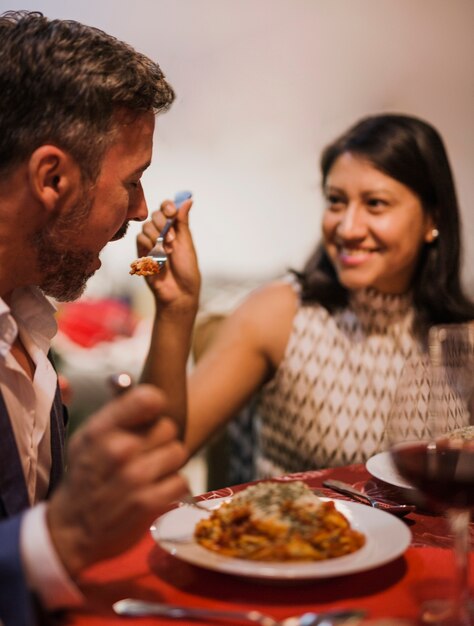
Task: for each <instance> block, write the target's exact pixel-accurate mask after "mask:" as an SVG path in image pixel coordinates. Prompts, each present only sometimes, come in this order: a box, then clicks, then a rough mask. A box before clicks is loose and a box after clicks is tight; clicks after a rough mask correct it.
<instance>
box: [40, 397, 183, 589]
mask: <svg viewBox="0 0 474 626" xmlns="http://www.w3.org/2000/svg"><path fill="white" fill-rule="evenodd" d="M165 411H166V401H165V397H164V395H163V394H162V393H161V392H160V391H158V390H157V389H155V388H153V387H150V386H147V385H141V386H138V387H135V388H134V389H132V390H131V391H129V392H127V393H125V394H124V395H122V396H120V397H119V398H117V399H115V400H113V401H112V402H110V403H109V404H107V405H106V406H105V407H104V408H102V409H101V410H100V411H98V412H97V413H96V414H95V415H93V416H92V417H91V418H90V419H89V420H88V422H87V423H86V424H85V425H84V426H83V427H82V428H81V429H80V430H78V431H77V432H76V433H75V435H74V436H73V437H72V439H71V444H70V446H69V452H68V470H67V472H66V475H65V480H64V481H63V483H62V484H61V485H60V487H59V488H58V489H57V491H56V492H55V493H54V495H53V497H52V499H51V501H50V503H49V507H48V513H47V520H48V526H49V530H50V533H51V538H52V541H53V543H54V545H55V548H56V550H57V553H58V555H59V557H60V559H61V560H62V562H63V564H64V565H65V567H66V569H67V570H68V572H69V573H70V575H71V576H72V577H73V578H76V577H77V576H78V574H79V573H80V572H81V570H83V569H84V568H85V567H87V566H88V565H91V564H92V563H95V562H97V561H100V560H102V559H104V558H108V557H112V556H115V555H117V554H119V553H121V552H123V551H124V550H126V549H127V548H129V547H131V546H132V545H133V544H134V543H135V542H136V541H137V540H138V539H139V538H140V537H141V536H142V535H143V533H144V532H146V531H147V529H148V528H149V526H150V524H151V523H152V521H153V520H154V519H155V518H156V517H157V515H159V514H160V513H162V512H163V511H164V510H165V509H166V507H167V506H168V505H169V504H170V503H171V502H172V501H173V500H176V499H178V498H180V497H181V496H182V495H183V494H184V493H186V492H187V491H188V489H187V484H186V481H185V479H184V478H183V477H182V476H181V475H179V474H177V471H178V470H179V469H180V468H181V467H182V465H183V464H184V462H185V461H186V459H187V455H186V452H185V449H184V447H183V446H182V444H181V443H180V442H178V440H177V439H176V432H177V431H176V427H175V425H174V423H173V422H172V421H171V420H170V419H168V418H165V417H162V415H163V414H164V412H165Z"/></svg>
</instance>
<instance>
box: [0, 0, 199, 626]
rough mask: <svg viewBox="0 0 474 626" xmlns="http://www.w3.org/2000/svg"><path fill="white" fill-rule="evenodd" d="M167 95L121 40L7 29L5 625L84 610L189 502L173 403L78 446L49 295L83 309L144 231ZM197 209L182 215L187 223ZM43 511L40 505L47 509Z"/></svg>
mask: <svg viewBox="0 0 474 626" xmlns="http://www.w3.org/2000/svg"><path fill="white" fill-rule="evenodd" d="M173 98H174V94H173V91H172V89H171V87H170V86H169V84H168V83H167V82H166V80H165V78H164V76H163V74H162V72H161V70H160V68H159V66H158V65H157V64H156V63H153V62H152V61H151V60H150V59H148V58H146V57H145V56H143V55H141V54H139V53H137V52H136V51H134V50H133V49H132V48H130V47H129V46H128V45H126V44H125V43H123V42H120V41H117V40H116V39H114V38H113V37H111V36H109V35H107V34H105V33H103V32H101V31H99V30H96V29H93V28H91V27H87V26H84V25H81V24H78V23H76V22H68V21H61V20H54V21H50V20H48V19H46V18H45V17H43V16H42V15H41V14H39V13H26V12H21V13H6V14H4V15H3V16H1V17H0V620H3V622H4V624H5V625H6V626H9V625H10V624H14V625H15V626H22V625H24V624H25V625H26V624H33V623H34V622H35V618H34V607H35V606H36V605H38V604H39V605H41V606H42V607H44V608H46V609H47V610H55V609H56V608H60V607H62V606H65V605H68V604H71V603H76V602H80V601H81V594H80V577H81V572H82V571H83V570H84V569H85V568H86V567H87V566H88V565H90V564H92V563H94V562H96V561H99V560H101V559H103V558H106V557H110V556H112V555H115V554H117V553H119V552H121V551H123V550H125V549H127V548H128V547H130V546H131V545H133V543H134V542H135V541H136V540H137V539H138V538H139V537H140V536H141V535H142V534H143V532H145V531H146V529H147V528H148V526H149V524H150V523H151V521H152V520H153V519H154V518H155V517H156V515H158V514H159V513H160V512H162V511H163V509H164V508H165V507H166V506H167V504H168V503H169V502H170V501H172V500H174V499H176V498H179V497H180V496H181V495H183V493H184V492H185V491H186V484H185V481H184V479H183V478H181V476H180V475H179V474H177V471H178V469H179V468H180V467H181V465H182V464H183V462H184V460H185V458H186V454H185V451H184V449H183V447H182V445H181V443H179V442H178V440H177V431H176V428H175V425H174V424H173V423H172V422H171V421H170V420H168V419H166V418H160V417H159V416H161V415H164V414H166V411H167V400H166V398H165V397H164V396H163V394H161V393H160V392H159V391H158V390H156V389H154V388H152V387H148V386H138V387H137V388H135V389H134V390H132V391H130V392H128V393H127V394H125V395H124V396H121V397H120V398H118V399H116V400H115V401H113V402H111V403H110V404H109V405H107V406H105V407H104V408H103V409H102V410H100V411H99V412H98V413H97V414H95V415H94V416H92V417H91V418H90V419H89V420H88V422H87V423H86V424H85V426H84V427H83V428H82V429H80V430H79V431H78V432H77V433H76V435H74V437H73V438H72V440H71V445H70V446H69V449H68V472H67V474H66V476H65V479H63V480H61V473H62V464H63V456H64V454H63V449H64V419H63V411H62V406H61V400H60V396H59V392H58V389H57V377H56V374H55V372H54V369H53V367H52V365H51V363H50V361H49V359H48V353H49V344H50V340H51V338H52V336H53V335H54V332H55V330H56V325H55V321H54V317H53V314H54V310H53V307H52V306H51V304H50V303H49V301H48V300H47V299H46V298H45V297H44V294H47V295H49V296H52V297H54V298H56V299H58V300H69V299H73V298H77V297H78V296H79V295H80V294H81V292H82V290H83V289H84V286H85V284H86V282H87V279H88V278H89V277H90V276H91V275H92V274H93V273H94V272H95V271H96V270H97V269H98V268H99V267H100V261H99V253H100V251H101V249H102V248H103V247H104V246H105V245H106V244H107V243H108V242H109V241H111V240H115V239H119V238H120V237H123V235H124V234H125V231H126V228H127V224H128V222H129V221H130V220H143V219H145V217H146V216H147V206H146V202H145V199H144V195H143V190H142V187H141V183H140V178H141V176H142V174H143V172H144V170H145V169H146V168H147V167H148V165H149V163H150V159H151V154H152V138H153V130H154V117H155V114H156V113H157V112H160V111H165V110H167V108H168V107H169V106H170V105H171V103H172V101H173ZM190 205H191V202H188V203H187V205H186V206H185V207H184V212H186V211H187V210H189V207H190ZM44 500H45V501H46V502H42V501H44Z"/></svg>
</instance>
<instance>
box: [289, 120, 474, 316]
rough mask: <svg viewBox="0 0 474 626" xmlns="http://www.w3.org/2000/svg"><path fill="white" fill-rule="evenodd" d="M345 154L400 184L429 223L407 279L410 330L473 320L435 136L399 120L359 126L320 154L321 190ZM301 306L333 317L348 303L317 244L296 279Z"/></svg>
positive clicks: (451, 192) (453, 201)
mask: <svg viewBox="0 0 474 626" xmlns="http://www.w3.org/2000/svg"><path fill="white" fill-rule="evenodd" d="M346 152H350V153H351V154H354V155H360V156H361V157H363V158H364V159H366V160H368V161H369V162H370V163H371V164H372V165H373V166H374V167H375V168H377V169H378V170H380V171H381V172H383V173H385V174H387V175H388V176H390V177H392V178H394V179H395V180H397V181H399V182H401V183H402V184H404V185H406V186H407V187H409V188H410V189H411V191H413V192H414V193H415V194H416V195H417V196H418V197H419V199H420V201H421V203H422V206H423V209H424V210H425V211H426V213H427V214H428V215H430V216H431V217H432V220H433V224H434V225H435V226H436V228H437V229H438V231H439V235H438V237H437V238H436V239H435V240H434V241H433V242H432V243H427V244H425V245H424V247H423V250H422V252H421V255H420V259H419V262H418V267H417V269H416V272H415V275H414V278H413V285H412V287H413V297H414V305H415V309H416V312H417V323H418V325H422V326H425V327H426V326H429V325H431V324H440V323H450V322H453V323H454V322H463V321H468V320H471V319H474V303H473V302H472V301H471V300H470V299H469V298H468V297H467V296H466V294H465V293H464V291H463V288H462V285H461V277H460V268H461V248H462V244H461V235H460V232H461V223H460V214H459V207H458V202H457V198H456V191H455V187H454V181H453V176H452V173H451V168H450V165H449V161H448V156H447V154H446V150H445V147H444V144H443V140H442V139H441V137H440V135H439V133H438V132H437V131H436V130H435V129H434V128H433V127H432V126H430V125H429V124H427V123H426V122H424V121H422V120H420V119H417V118H415V117H409V116H406V115H394V114H388V115H375V116H371V117H367V118H364V119H362V120H361V121H360V122H358V123H357V124H355V125H354V126H352V127H351V128H350V129H349V130H348V131H347V132H346V133H344V134H343V135H342V136H340V137H339V138H338V139H336V141H334V142H333V143H332V144H330V145H329V146H327V147H326V148H325V150H324V151H323V153H322V155H321V173H322V184H323V186H324V185H325V182H326V179H327V176H328V174H329V172H330V170H331V168H332V166H333V164H334V162H335V161H336V159H337V158H338V157H339V156H341V155H342V154H344V153H346ZM296 275H297V277H298V279H299V281H300V283H301V286H302V298H303V301H306V302H311V301H318V302H320V303H321V304H322V305H323V306H325V307H326V308H328V309H329V310H334V309H336V308H338V307H340V306H344V304H346V303H347V301H348V295H349V292H348V291H347V289H346V288H345V287H343V286H342V285H341V284H340V282H339V280H338V278H337V274H336V272H335V270H334V267H333V265H332V263H331V261H330V259H329V257H328V256H327V254H326V252H325V250H324V247H323V245H322V244H319V245H318V247H317V248H316V250H315V252H313V254H312V255H311V257H310V258H309V259H308V261H307V263H306V265H305V267H304V269H303V271H302V272H296Z"/></svg>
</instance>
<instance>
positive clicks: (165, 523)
mask: <svg viewBox="0 0 474 626" xmlns="http://www.w3.org/2000/svg"><path fill="white" fill-rule="evenodd" d="M323 499H324V500H328V499H329V498H323ZM224 500H228V498H219V499H213V500H209V501H207V502H204V504H206V505H208V506H209V509H213V508H215V507H216V506H217V505H219V504H220V503H221V502H223V501H224ZM334 502H335V503H336V507H337V509H338V510H339V511H341V513H343V514H344V515H345V516H346V517H347V518H348V519H349V521H350V523H351V526H352V527H353V528H355V529H356V530H359V531H360V532H362V533H364V535H365V537H366V543H365V545H364V546H363V547H362V548H360V550H357V552H354V553H352V554H349V555H347V556H341V557H338V558H335V559H327V560H325V561H311V562H297V561H285V562H277V563H275V562H271V563H269V562H266V561H249V560H245V559H235V558H230V557H226V556H222V555H220V554H217V553H215V552H212V551H210V550H207V549H206V548H203V547H202V546H201V545H199V544H198V543H196V541H195V540H194V537H193V534H194V528H195V526H196V523H197V522H198V521H199V520H200V519H202V518H203V517H206V516H207V515H208V514H207V513H206V512H205V511H202V510H199V509H196V508H192V507H190V506H180V507H179V508H177V509H173V510H172V511H169V513H165V515H163V516H161V517H159V518H158V519H157V520H155V522H154V524H153V526H152V527H151V529H150V531H151V535H152V537H153V539H154V540H155V541H156V542H157V543H158V545H160V546H161V547H162V548H163V549H164V550H166V551H167V552H169V553H170V554H172V555H173V556H175V557H177V558H178V559H181V560H183V561H187V562H188V563H192V564H193V565H198V566H200V567H204V568H206V569H210V570H216V571H219V572H225V573H227V574H234V575H237V576H245V577H250V578H260V579H267V580H269V579H275V580H297V579H311V578H329V577H332V576H341V575H346V574H353V573H355V572H362V571H364V570H368V569H372V568H374V567H378V566H380V565H384V564H385V563H388V562H389V561H392V560H393V559H396V558H397V557H399V556H400V555H402V554H403V553H404V552H405V550H406V549H407V547H408V546H409V545H410V541H411V533H410V531H409V529H408V528H407V526H406V525H405V524H404V523H403V522H402V521H401V520H399V519H398V518H396V517H394V516H393V515H390V514H389V513H385V512H384V511H379V510H377V509H372V508H370V507H369V506H366V505H364V504H358V503H355V502H342V501H338V500H334ZM201 503H203V502H201Z"/></svg>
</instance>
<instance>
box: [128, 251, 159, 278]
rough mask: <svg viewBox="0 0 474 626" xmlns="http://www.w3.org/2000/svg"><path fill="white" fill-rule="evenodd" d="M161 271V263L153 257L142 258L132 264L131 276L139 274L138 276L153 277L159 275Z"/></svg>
mask: <svg viewBox="0 0 474 626" xmlns="http://www.w3.org/2000/svg"><path fill="white" fill-rule="evenodd" d="M160 270H161V267H160V265H159V263H158V262H157V261H155V259H153V258H152V257H151V256H142V257H140V258H139V259H136V260H135V261H132V263H130V274H137V276H153V274H158V273H159V272H160Z"/></svg>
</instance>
